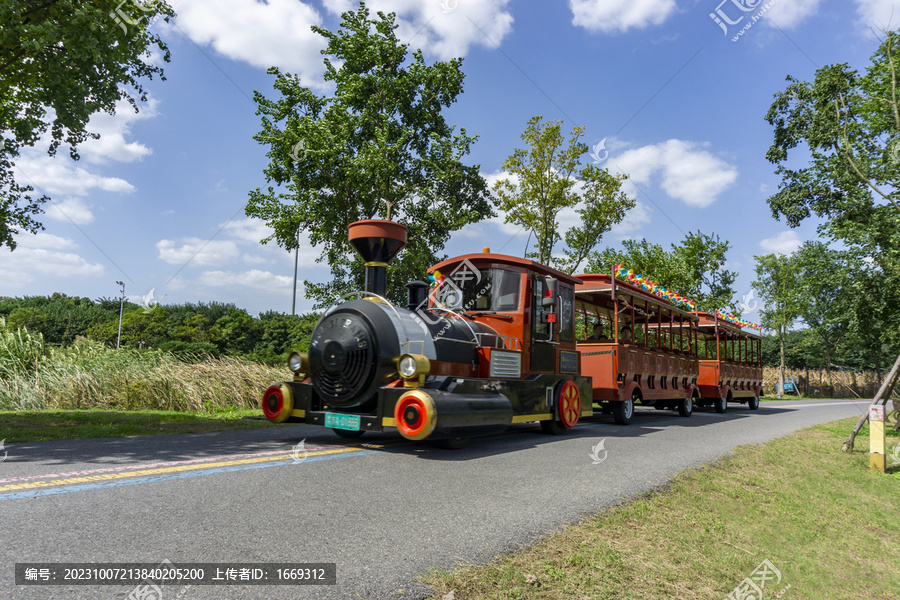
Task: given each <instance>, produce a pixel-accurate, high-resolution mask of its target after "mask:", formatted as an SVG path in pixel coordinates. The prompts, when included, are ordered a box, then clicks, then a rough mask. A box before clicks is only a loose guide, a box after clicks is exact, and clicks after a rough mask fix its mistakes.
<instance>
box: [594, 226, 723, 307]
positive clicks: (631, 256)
mask: <svg viewBox="0 0 900 600" xmlns="http://www.w3.org/2000/svg"><path fill="white" fill-rule="evenodd" d="M622 247H623V249H622V250H615V249H613V248H605V249H603V250H602V251H600V252H595V253H593V254H592V255H591V257H590V260H589V262H588V267H587V270H588V272H590V273H609V272H611V271H612V268H613V265H616V264H621V265H625V266H627V267H628V268H629V269H633V270H634V272H635V273H640V274H642V275H644V276H645V277H649V278H650V279H652V280H653V281H656V282H657V283H660V284H662V285H665V286H666V287H667V288H670V289H673V290H677V291H678V293H680V294H682V295H684V296H687V297H688V298H690V299H692V300H694V301H695V302H696V303H697V308H698V310H706V311H712V310H716V309H723V310H724V309H730V310H731V312H734V313H737V314H739V313H738V312H737V309H736V308H735V307H734V306H733V299H734V288H733V287H732V286H733V284H734V280H735V278H736V276H737V274H736V273H734V271H728V270H727V269H725V263H726V257H725V255H726V253H727V252H728V250H729V248H730V247H731V244H730V243H729V242H727V241H722V240H721V239H720V238H719V236H718V235H715V234H713V235H707V234H705V233H702V232H700V231H698V232H697V233H693V232H691V233H688V234H687V235H686V236H685V237H684V240H682V241H681V243H680V244H678V245H676V244H672V245H671V248H672V249H671V250H670V251H667V250H666V249H665V248H663V247H662V246H661V245H659V244H654V243H653V242H648V241H647V240H646V239H641V240H624V241H623V242H622Z"/></svg>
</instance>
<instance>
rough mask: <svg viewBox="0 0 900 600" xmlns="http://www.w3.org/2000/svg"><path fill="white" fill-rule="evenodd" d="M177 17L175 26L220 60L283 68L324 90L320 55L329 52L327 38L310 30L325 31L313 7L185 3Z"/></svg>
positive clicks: (245, 1)
mask: <svg viewBox="0 0 900 600" xmlns="http://www.w3.org/2000/svg"><path fill="white" fill-rule="evenodd" d="M177 12H178V17H177V19H176V21H175V25H174V26H177V27H178V28H180V29H181V30H182V31H183V32H184V33H185V34H187V36H188V37H190V38H191V39H192V40H193V41H194V42H196V43H198V44H210V45H211V46H212V47H213V48H214V49H215V50H216V51H217V52H219V53H220V54H222V55H224V56H227V57H228V58H231V59H233V60H239V61H243V62H246V63H249V64H251V65H253V66H254V67H259V68H261V69H267V68H269V67H271V66H277V67H280V68H282V69H284V70H286V71H289V72H291V73H295V74H297V75H299V76H300V77H301V78H302V80H303V81H304V82H305V83H306V84H309V85H316V86H318V87H321V85H322V83H323V82H322V77H321V72H322V56H321V54H319V51H320V50H321V49H323V48H324V47H325V38H323V37H322V36H320V35H319V34H317V33H313V31H311V30H310V27H311V26H312V25H322V18H321V16H320V15H319V13H318V11H316V9H315V8H313V7H312V6H310V5H309V4H306V3H304V2H299V1H298V0H268V2H258V1H257V0H212V1H204V2H184V3H179V5H178V6H177ZM160 26H161V27H163V28H165V27H167V26H166V25H165V24H160ZM169 27H173V26H169Z"/></svg>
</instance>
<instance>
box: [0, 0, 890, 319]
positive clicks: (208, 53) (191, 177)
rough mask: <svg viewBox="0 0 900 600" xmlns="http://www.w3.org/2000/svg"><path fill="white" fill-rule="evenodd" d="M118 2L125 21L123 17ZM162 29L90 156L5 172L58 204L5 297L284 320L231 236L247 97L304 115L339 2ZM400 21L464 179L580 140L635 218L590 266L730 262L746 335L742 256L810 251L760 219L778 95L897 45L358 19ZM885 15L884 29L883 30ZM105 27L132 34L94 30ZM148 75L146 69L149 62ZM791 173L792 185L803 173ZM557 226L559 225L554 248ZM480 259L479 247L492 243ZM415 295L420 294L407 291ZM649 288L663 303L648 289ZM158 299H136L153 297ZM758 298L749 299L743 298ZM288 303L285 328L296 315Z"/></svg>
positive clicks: (246, 159)
mask: <svg viewBox="0 0 900 600" xmlns="http://www.w3.org/2000/svg"><path fill="white" fill-rule="evenodd" d="M125 1H127V2H130V1H134V0H125ZM169 2H170V4H171V5H172V6H173V8H174V10H175V12H176V13H177V17H176V18H175V19H174V20H172V22H171V23H169V24H166V23H165V22H163V21H157V22H155V23H153V24H151V25H150V26H151V27H152V28H154V29H155V30H156V31H158V32H159V33H160V34H161V35H162V37H163V39H164V40H165V41H166V43H167V44H168V45H169V48H170V50H171V53H172V59H171V62H170V63H167V64H164V65H163V67H164V70H165V76H166V80H165V81H160V80H159V79H154V80H153V81H152V82H149V83H148V84H147V85H146V89H147V90H148V91H149V100H148V102H147V103H142V104H141V105H140V112H139V113H137V114H135V113H134V111H133V110H131V109H130V108H129V107H128V106H127V105H123V106H121V107H120V110H118V111H117V112H116V114H115V116H111V115H107V114H105V113H104V114H99V115H96V116H94V117H93V118H92V119H91V122H90V124H89V127H88V129H89V130H90V131H94V132H97V133H99V134H100V139H98V140H89V141H87V142H86V143H84V144H83V145H82V146H81V147H80V152H81V160H79V161H77V162H76V161H73V160H71V159H70V158H69V156H68V152H66V151H64V149H60V151H59V152H58V153H57V156H56V157H55V158H50V157H48V156H47V155H46V148H40V147H36V148H34V149H32V150H28V151H26V152H25V153H24V154H23V156H22V158H21V160H20V161H19V163H18V165H17V167H18V169H19V173H18V174H19V175H22V179H21V180H22V181H24V182H31V183H33V185H34V186H35V187H36V188H37V189H38V190H41V191H43V192H44V193H47V194H48V195H50V196H51V197H52V198H53V201H52V202H51V203H48V204H47V205H45V208H46V211H45V214H43V215H41V220H42V221H43V223H44V225H45V228H46V229H45V230H44V231H42V232H40V233H39V234H37V235H32V234H27V233H23V234H20V235H19V236H18V237H17V238H16V239H17V242H18V249H17V250H15V251H14V252H12V253H10V252H9V251H8V250H7V249H5V248H3V249H0V296H37V295H49V294H52V293H54V292H61V293H65V294H68V295H70V296H84V297H89V298H93V299H96V298H100V297H118V295H119V293H120V286H119V285H118V284H117V282H118V281H121V282H124V284H125V294H126V295H127V296H128V297H129V298H130V299H131V300H132V301H135V302H138V303H141V302H149V303H151V304H152V303H153V302H161V303H163V304H169V303H182V302H213V301H214V302H226V303H233V304H235V305H237V306H238V307H242V308H246V309H247V310H248V311H249V312H250V313H251V314H259V313H261V312H265V311H268V310H274V311H279V312H290V311H291V298H292V283H293V268H294V254H293V253H290V252H288V251H286V250H284V249H283V248H279V247H278V246H276V245H275V244H274V242H273V243H269V244H266V245H263V244H261V243H260V241H261V240H262V239H263V238H265V237H267V236H268V235H269V233H270V231H269V230H268V229H267V227H266V226H265V224H264V223H262V222H260V221H257V220H254V219H249V218H247V217H246V216H245V215H244V207H245V206H246V203H247V200H248V193H249V192H250V191H251V190H253V189H256V188H257V187H261V188H264V187H266V186H267V183H266V181H265V177H264V175H263V169H264V168H265V167H266V166H267V164H268V160H267V159H266V156H265V153H266V147H265V146H263V145H260V144H258V143H257V142H256V141H254V140H253V136H254V135H255V134H256V133H257V132H259V130H260V118H259V117H258V116H256V115H255V111H256V104H255V103H254V102H253V100H252V98H253V94H254V92H255V91H258V92H260V93H262V94H263V95H264V96H267V97H269V98H276V97H277V96H278V94H277V93H276V92H275V91H274V89H273V87H272V84H273V81H274V77H273V76H271V75H268V74H267V73H266V69H267V68H268V67H270V66H278V67H279V68H281V69H282V70H283V71H287V72H290V73H296V74H298V75H299V76H300V77H301V81H302V82H304V84H305V85H308V86H310V87H311V88H312V89H313V90H314V91H315V92H316V93H317V94H319V95H321V94H327V93H328V92H329V91H330V88H329V87H328V86H327V85H325V83H324V81H323V79H322V73H323V70H324V69H323V62H322V55H321V54H320V50H321V49H322V48H323V47H324V45H325V44H324V40H323V38H322V37H321V36H319V35H318V34H315V33H313V32H312V31H311V30H310V26H312V25H319V26H321V27H325V28H327V29H330V30H335V29H336V28H337V26H338V23H339V21H340V14H341V12H342V11H345V10H349V9H353V8H355V7H356V6H357V5H358V4H357V3H355V2H351V1H350V0H306V1H299V0H269V1H268V2H261V1H257V0H174V2H173V0H169ZM367 5H368V7H369V8H370V9H371V10H372V12H373V13H374V12H375V11H378V10H384V11H385V12H395V13H396V14H397V17H398V22H399V24H400V28H399V30H398V36H399V37H400V39H401V40H403V41H404V42H406V43H408V44H409V45H410V46H411V47H412V48H422V50H423V52H424V53H425V59H426V61H427V62H429V63H431V62H434V61H439V60H448V59H450V58H454V57H463V58H464V60H463V64H462V69H463V71H464V73H465V75H466V78H465V87H464V92H463V93H462V94H461V95H460V96H459V97H458V99H457V102H456V103H455V104H453V105H452V106H451V107H450V108H449V109H447V110H446V111H445V116H446V119H447V121H448V123H450V124H453V125H455V126H456V127H457V128H459V127H464V128H465V129H466V132H467V133H468V134H469V135H472V134H476V135H478V136H479V139H478V141H477V142H476V143H475V144H474V147H473V151H472V153H471V154H470V155H469V156H468V157H467V158H466V159H465V160H466V162H467V164H478V165H480V169H481V172H482V174H483V175H484V176H485V178H486V179H487V180H488V181H489V182H493V181H495V180H496V179H497V178H498V177H501V176H502V169H501V165H502V163H503V160H504V159H505V158H506V157H507V156H509V155H510V154H511V153H512V151H513V150H514V149H515V148H517V147H518V148H522V147H524V146H525V145H524V142H523V141H522V140H521V137H520V136H521V134H522V132H523V131H524V129H525V126H526V124H527V122H528V120H529V119H530V118H531V117H533V116H536V115H541V116H543V118H544V119H546V120H561V121H563V131H564V132H566V133H568V132H569V131H571V129H572V128H573V127H575V126H576V125H578V126H583V127H584V128H585V133H584V137H583V141H584V142H586V143H588V144H589V145H590V146H591V148H592V154H591V155H586V156H585V157H584V160H585V163H591V164H598V165H600V166H602V167H604V168H607V169H609V170H610V172H614V173H617V172H624V173H626V174H628V176H629V180H628V181H627V182H626V184H625V189H626V191H627V192H628V193H629V194H630V195H631V196H633V197H634V198H635V200H636V201H637V205H636V206H635V208H634V209H632V210H631V211H630V212H629V213H628V214H627V215H625V218H624V220H623V221H622V222H621V223H620V224H619V225H617V226H616V227H615V228H614V229H613V230H612V231H611V232H609V233H607V234H606V235H605V236H604V238H603V240H602V241H601V242H600V244H599V246H598V250H599V249H601V248H603V247H606V246H611V247H619V246H620V244H621V242H622V241H623V240H625V239H629V238H636V239H640V238H646V239H647V240H649V241H651V242H654V243H658V244H661V245H663V247H665V248H668V247H669V246H670V244H673V243H674V244H677V243H679V242H680V241H681V240H682V239H683V238H684V236H685V234H686V233H688V232H693V231H697V230H700V231H702V232H704V233H707V234H717V235H718V236H719V237H721V238H722V239H724V240H727V241H729V242H730V243H731V249H730V251H729V252H728V264H727V267H728V268H729V269H731V270H734V271H736V272H737V273H738V278H737V281H736V283H735V286H734V287H735V289H736V292H737V294H736V301H737V303H738V305H739V306H742V308H743V317H744V318H746V319H749V320H751V321H757V322H758V321H759V310H760V308H762V307H761V306H760V305H759V302H758V300H757V298H758V293H756V292H755V291H754V290H753V289H752V282H753V280H754V271H753V268H754V263H755V261H754V256H757V255H761V254H768V253H771V252H781V253H789V252H792V251H793V250H795V249H796V248H798V247H799V246H800V244H802V243H803V242H804V241H806V240H814V239H818V236H817V231H816V226H817V224H818V223H817V222H816V221H815V220H808V221H807V222H804V223H803V224H802V225H801V226H800V227H798V228H796V229H791V228H789V227H788V226H787V225H786V224H785V223H784V222H783V221H777V220H775V219H774V218H773V217H772V214H771V210H770V209H769V207H768V204H767V202H766V199H767V198H768V197H770V196H771V195H772V194H773V193H775V192H776V191H777V189H778V185H779V183H780V180H779V178H778V177H777V176H776V175H775V168H774V165H772V164H771V163H769V162H768V161H767V160H766V158H765V154H766V151H767V149H768V148H769V146H770V145H771V143H772V136H773V131H772V127H771V126H770V125H769V124H768V123H766V121H765V115H766V112H767V110H768V108H769V106H770V105H771V103H772V100H773V95H774V94H776V93H778V92H779V91H781V90H783V89H784V88H785V87H786V86H787V82H786V81H785V78H786V77H787V76H788V75H791V76H794V77H796V78H797V79H800V80H803V81H811V80H812V79H813V78H814V76H815V71H816V69H817V68H821V67H824V66H825V65H829V64H835V63H847V64H849V65H851V67H853V68H855V69H857V70H860V71H861V70H864V69H865V68H866V66H867V65H868V64H869V58H870V57H871V55H872V54H873V53H874V51H875V49H876V47H877V44H878V38H877V35H878V34H879V33H880V32H881V31H883V30H884V29H886V28H890V27H891V26H892V25H893V26H894V27H896V26H897V25H898V23H900V2H897V4H896V5H895V4H894V3H893V2H891V1H890V0H568V2H563V1H556V2H546V1H537V0H372V1H370V2H368V3H367ZM895 12H896V15H895V14H894V13H895ZM104 26H108V27H120V26H122V27H126V28H127V27H128V26H130V25H129V24H127V23H125V24H122V23H117V22H116V21H115V20H114V18H113V17H110V18H109V21H108V23H105V24H104ZM154 60H158V58H157V59H154ZM797 164H798V165H799V164H802V160H800V159H798V162H797ZM571 224H572V221H571V214H564V215H562V216H561V227H562V228H563V230H564V229H565V228H566V227H568V226H570V225H571ZM486 240H488V242H486ZM527 241H528V234H527V232H525V231H523V230H521V229H520V228H518V227H516V226H513V225H511V224H507V223H504V221H503V218H502V215H500V216H498V217H496V218H494V219H491V220H489V221H484V222H481V223H478V224H473V225H470V226H467V227H466V228H465V229H463V230H460V231H458V232H456V233H454V234H453V236H452V238H451V240H450V243H449V244H448V246H447V248H446V253H447V255H448V256H455V255H459V254H465V253H469V252H478V251H480V250H481V248H482V247H483V246H484V245H489V246H491V249H492V251H494V252H501V253H505V254H512V255H517V256H521V255H522V254H523V253H524V251H525V245H526V242H527ZM319 255H320V252H319V250H317V249H316V248H313V247H311V246H310V244H309V242H308V240H306V239H301V248H300V252H299V265H300V268H299V271H300V273H299V280H300V281H301V282H302V281H303V280H304V279H307V280H310V281H316V282H322V281H327V280H328V274H329V271H328V268H327V265H325V264H324V263H316V259H317V258H318V257H319ZM423 276H424V274H423ZM659 283H661V284H663V285H664V284H665V282H659ZM151 293H152V297H151V296H150V294H151ZM751 294H752V295H751ZM312 306H313V302H312V301H311V300H308V299H306V298H305V295H304V293H303V286H302V283H300V284H298V292H297V311H298V312H306V311H309V310H311V308H312Z"/></svg>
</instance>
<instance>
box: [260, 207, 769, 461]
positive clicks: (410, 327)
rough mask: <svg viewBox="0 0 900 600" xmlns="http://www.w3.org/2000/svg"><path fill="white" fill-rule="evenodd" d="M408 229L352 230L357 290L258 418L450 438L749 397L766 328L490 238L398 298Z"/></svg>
mask: <svg viewBox="0 0 900 600" xmlns="http://www.w3.org/2000/svg"><path fill="white" fill-rule="evenodd" d="M406 236H407V229H406V227H405V226H403V225H402V224H399V223H396V222H393V221H385V220H377V219H369V220H365V221H357V222H355V223H351V224H350V225H349V228H348V239H349V241H350V244H351V245H352V246H353V247H354V248H355V250H356V251H357V252H358V253H359V254H360V256H361V257H362V258H363V260H364V261H365V269H366V270H365V286H364V290H362V291H360V292H357V293H355V294H351V296H352V297H349V298H346V299H345V301H344V302H342V303H340V304H337V305H335V306H332V307H330V308H329V309H328V310H326V311H325V312H324V314H323V315H322V317H321V319H320V320H319V322H318V323H317V324H316V326H315V328H314V330H313V333H312V337H311V339H310V341H309V347H308V350H307V351H306V352H294V353H292V354H291V355H290V356H289V358H288V367H289V369H290V371H291V372H292V374H293V377H292V379H291V380H290V381H282V382H275V383H272V384H271V385H270V386H269V387H268V388H267V389H266V390H265V392H264V393H263V397H262V401H261V407H262V411H263V413H264V414H265V416H266V418H268V419H269V420H270V421H272V422H275V423H285V422H293V423H306V424H311V425H319V426H322V427H326V428H330V429H332V430H333V431H334V433H335V434H337V435H339V436H341V437H344V438H358V437H360V436H362V435H364V434H365V433H366V432H367V431H371V432H380V431H385V430H387V429H396V430H397V431H398V432H399V433H400V435H401V436H402V437H404V438H406V439H408V440H412V441H423V440H425V441H436V442H438V443H440V444H441V445H445V446H449V447H460V446H462V445H465V444H466V443H467V442H468V440H470V439H471V438H474V437H480V436H487V435H492V434H497V433H500V432H502V431H504V430H506V429H507V428H509V427H510V426H511V425H512V424H514V423H539V424H540V429H541V431H543V432H545V433H548V434H551V435H560V434H563V433H565V432H566V431H567V430H569V429H572V428H573V427H575V426H576V425H577V424H578V423H579V422H580V421H581V420H582V419H585V418H590V417H593V416H594V415H595V413H605V414H611V415H612V417H613V419H614V420H615V422H616V423H618V424H621V425H627V424H629V423H630V422H631V420H632V418H633V416H634V409H635V405H643V406H651V407H654V408H656V409H659V410H676V411H678V414H680V415H681V416H682V417H690V416H691V414H692V413H693V411H694V407H696V406H713V407H714V408H715V410H716V411H717V412H725V410H726V409H727V406H728V404H729V403H731V402H740V403H745V404H748V406H749V408H750V409H753V410H755V409H757V408H758V407H759V396H760V393H761V388H762V366H761V337H760V335H758V334H754V333H752V332H749V331H745V330H744V328H743V327H742V326H741V322H740V321H739V320H737V319H734V318H729V317H730V315H726V314H724V313H720V312H718V311H716V312H714V313H705V312H698V311H696V310H695V307H694V305H693V303H692V302H691V301H690V300H688V299H686V298H683V297H681V296H679V295H678V294H676V293H674V292H672V291H671V290H665V289H663V288H660V287H659V286H657V285H656V284H654V283H653V282H651V281H649V280H646V279H644V278H642V277H640V276H635V275H634V273H633V272H631V271H627V270H625V269H624V267H619V266H617V267H616V268H614V269H613V271H612V272H611V273H609V274H580V275H569V274H566V273H563V272H561V271H558V270H556V269H553V268H551V267H549V266H546V265H542V264H540V263H537V262H535V261H533V260H530V259H527V258H520V257H515V256H509V255H505V254H498V253H492V252H491V251H490V248H484V249H483V251H482V252H480V253H472V254H466V255H462V256H457V257H454V258H450V259H447V260H444V261H442V262H440V263H438V264H436V265H433V266H432V267H430V268H429V269H428V279H429V282H427V283H426V282H424V281H412V282H409V283H408V284H407V285H406V288H407V291H408V294H407V304H406V306H398V305H396V304H394V303H392V302H390V301H389V300H388V299H387V298H386V287H387V265H388V263H389V262H390V261H391V260H393V258H395V257H396V256H397V254H398V253H399V252H400V251H401V250H402V249H403V247H404V246H405V244H406V239H407V238H406Z"/></svg>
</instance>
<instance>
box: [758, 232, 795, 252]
mask: <svg viewBox="0 0 900 600" xmlns="http://www.w3.org/2000/svg"><path fill="white" fill-rule="evenodd" d="M802 244H803V242H802V241H801V240H800V236H798V235H797V232H796V231H793V230H790V229H789V230H788V231H782V232H781V233H779V234H778V235H776V236H775V237H770V238H766V239H764V240H760V242H759V247H760V248H762V249H763V250H765V251H766V252H767V253H770V254H771V253H775V254H791V253H793V252H794V251H795V250H797V248H799V247H800V246H801V245H802Z"/></svg>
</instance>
